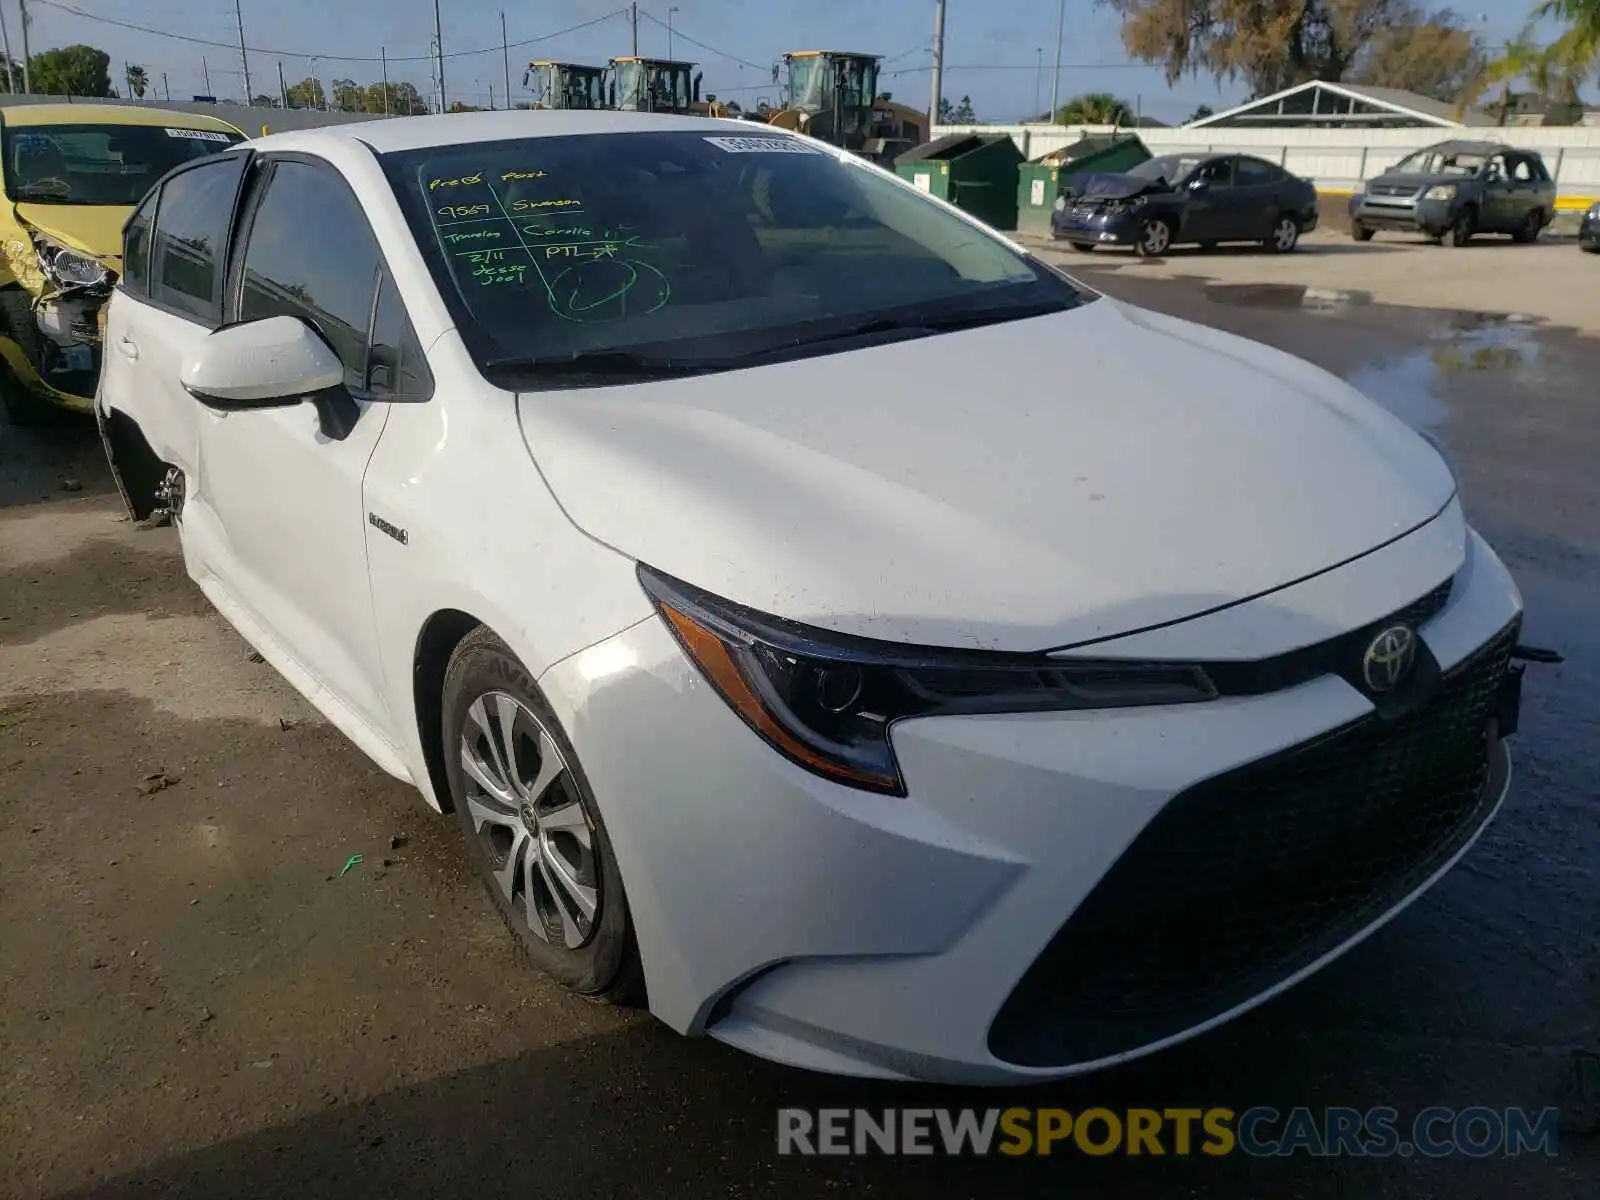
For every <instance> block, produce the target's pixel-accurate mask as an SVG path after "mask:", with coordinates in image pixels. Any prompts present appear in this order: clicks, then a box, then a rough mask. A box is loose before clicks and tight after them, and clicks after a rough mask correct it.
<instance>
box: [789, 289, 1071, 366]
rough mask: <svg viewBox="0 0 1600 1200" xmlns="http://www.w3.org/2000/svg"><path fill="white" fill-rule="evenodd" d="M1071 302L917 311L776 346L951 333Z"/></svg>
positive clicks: (1054, 309)
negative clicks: (892, 334)
mask: <svg viewBox="0 0 1600 1200" xmlns="http://www.w3.org/2000/svg"><path fill="white" fill-rule="evenodd" d="M1070 307H1071V306H1070V305H1064V304H1062V303H1061V301H1059V300H1041V301H1038V302H1036V303H1034V304H1007V305H1000V306H998V307H994V308H976V309H966V310H958V311H953V312H943V313H940V312H930V313H915V314H910V315H907V316H903V317H874V318H872V319H870V320H865V321H859V322H857V323H856V324H854V325H843V326H838V327H835V328H833V329H827V330H823V331H821V332H819V333H813V334H803V335H801V336H800V337H797V338H793V339H791V340H789V341H787V342H785V343H784V344H783V345H782V346H775V347H773V352H775V353H776V352H780V351H782V350H787V349H790V348H792V347H795V346H817V345H821V344H823V343H826V342H840V341H850V340H853V339H855V338H864V337H873V336H875V335H877V334H890V333H903V334H905V336H906V337H907V338H908V339H909V338H914V337H929V336H931V335H933V334H936V333H951V332H954V331H955V330H958V329H976V328H978V327H979V326H982V325H998V324H1000V323H1001V322H1003V321H1020V320H1022V319H1023V318H1026V317H1042V316H1045V315H1046V314H1048V313H1053V312H1065V311H1066V310H1067V309H1068V308H1070Z"/></svg>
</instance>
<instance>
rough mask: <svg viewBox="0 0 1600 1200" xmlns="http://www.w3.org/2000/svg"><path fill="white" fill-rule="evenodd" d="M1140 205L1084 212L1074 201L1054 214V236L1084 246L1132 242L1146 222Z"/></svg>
mask: <svg viewBox="0 0 1600 1200" xmlns="http://www.w3.org/2000/svg"><path fill="white" fill-rule="evenodd" d="M1142 224H1143V223H1142V222H1141V221H1140V219H1139V213H1138V210H1137V209H1123V210H1122V211H1120V212H1115V213H1105V212H1081V211H1075V210H1074V209H1073V207H1072V206H1071V205H1068V206H1067V207H1066V208H1064V209H1061V210H1060V211H1058V212H1052V213H1051V214H1050V236H1051V237H1053V238H1056V239H1058V240H1059V241H1063V242H1076V243H1078V244H1079V245H1083V246H1131V245H1133V244H1134V243H1135V242H1137V241H1138V240H1139V230H1140V228H1141V226H1142Z"/></svg>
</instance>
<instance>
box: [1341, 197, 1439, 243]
mask: <svg viewBox="0 0 1600 1200" xmlns="http://www.w3.org/2000/svg"><path fill="white" fill-rule="evenodd" d="M1350 220H1351V221H1352V222H1359V223H1360V224H1362V225H1365V226H1366V227H1367V228H1368V229H1398V230H1405V231H1410V232H1416V233H1426V234H1428V235H1430V236H1433V237H1437V236H1439V235H1440V234H1442V233H1443V232H1444V231H1445V230H1447V229H1449V228H1450V226H1451V224H1452V223H1453V222H1454V221H1455V211H1454V206H1453V202H1452V201H1449V200H1418V199H1414V198H1412V197H1409V196H1383V197H1375V196H1371V195H1368V194H1366V193H1363V194H1360V195H1356V196H1352V197H1350Z"/></svg>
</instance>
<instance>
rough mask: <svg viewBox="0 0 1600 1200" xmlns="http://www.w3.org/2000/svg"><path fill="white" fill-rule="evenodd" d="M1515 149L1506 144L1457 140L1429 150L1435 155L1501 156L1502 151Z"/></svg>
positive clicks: (1434, 146) (1437, 145)
mask: <svg viewBox="0 0 1600 1200" xmlns="http://www.w3.org/2000/svg"><path fill="white" fill-rule="evenodd" d="M1513 148H1514V147H1511V146H1508V145H1506V144H1505V143H1504V142H1472V141H1466V140H1462V139H1456V140H1454V141H1449V142H1437V143H1435V144H1434V145H1432V146H1429V147H1428V148H1427V149H1428V151H1429V152H1430V153H1434V154H1499V153H1500V152H1501V151H1502V150H1511V149H1513Z"/></svg>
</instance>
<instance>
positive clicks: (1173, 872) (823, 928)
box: [98, 112, 1521, 1082]
mask: <svg viewBox="0 0 1600 1200" xmlns="http://www.w3.org/2000/svg"><path fill="white" fill-rule="evenodd" d="M124 249H125V264H126V265H125V274H124V276H123V277H122V278H121V280H120V281H119V282H118V285H117V290H116V293H115V296H114V298H113V300H112V302H111V304H110V306H109V312H108V325H107V330H106V343H107V345H108V347H110V351H109V352H108V354H107V364H106V368H105V371H104V374H103V378H102V381H101V386H100V394H99V398H98V412H99V416H100V420H101V427H102V431H103V435H104V438H105V441H106V444H107V448H108V451H109V453H110V455H111V458H112V461H113V466H114V468H115V469H116V470H117V471H118V474H119V478H120V479H121V481H122V484H123V491H124V495H125V497H126V499H127V500H128V502H129V505H130V508H131V509H132V511H133V512H134V513H135V514H136V515H138V516H140V517H143V516H146V515H148V514H150V513H151V512H152V510H156V509H159V510H161V511H164V512H166V513H168V514H170V515H171V517H172V519H173V520H174V521H176V523H177V524H178V526H179V529H180V532H181V539H182V545H183V552H184V557H185V560H186V563H187V566H188V570H189V573H190V574H191V575H192V576H193V577H194V579H195V580H196V582H197V583H198V584H199V586H200V587H201V588H202V589H203V590H204V591H205V594H206V595H207V596H208V597H209V598H210V599H211V601H212V602H213V603H214V604H215V605H216V607H217V608H218V609H219V610H221V612H222V613H223V615H224V616H226V617H227V619H228V620H229V621H231V622H232V623H233V624H234V626H235V627H237V628H238V630H239V631H240V633H242V634H243V636H244V637H245V638H246V639H247V640H248V641H249V642H250V643H251V644H252V645H253V646H255V648H256V649H257V650H259V651H260V653H261V654H262V655H263V656H265V658H266V659H267V660H268V661H269V662H270V663H271V664H272V665H273V666H275V667H276V668H277V669H278V670H279V671H281V672H282V673H283V674H284V675H285V676H286V677H287V678H288V679H289V680H290V681H291V682H292V683H293V684H294V685H295V686H296V687H297V688H299V689H300V690H301V691H302V692H304V694H305V695H306V696H307V698H308V699H310V701H311V702H312V703H313V704H315V705H316V706H317V707H318V708H319V709H320V710H321V711H322V712H323V713H325V714H326V715H327V717H328V719H329V720H330V721H332V722H333V723H334V724H335V725H336V726H338V727H339V728H340V729H341V730H343V731H344V732H345V733H346V734H347V735H348V736H349V737H350V739H351V740H352V741H354V742H355V743H356V744H357V745H358V746H359V747H360V748H361V749H362V750H364V751H365V752H366V753H367V754H369V755H370V756H371V757H372V758H373V759H374V760H375V761H376V762H378V763H379V764H380V765H381V766H382V767H384V768H385V769H386V770H388V771H389V772H391V773H393V774H394V775H395V776H397V777H399V778H400V779H403V780H407V781H409V782H411V783H413V784H415V785H416V787H417V788H418V789H419V790H420V791H421V793H422V795H423V797H424V798H425V799H426V800H427V801H428V802H429V803H430V804H432V805H434V806H435V807H437V808H439V809H441V810H446V811H449V810H453V811H454V812H455V814H456V816H457V818H458V820H459V822H460V825H461V830H462V833H463V834H464V839H465V843H466V848H467V853H468V854H469V856H470V857H471V860H472V863H473V865H474V867H475V868H476V869H477V871H478V872H479V873H480V874H481V875H482V876H483V878H484V880H485V882H486V883H487V885H488V888H489V892H490V894H491V896H492V897H493V899H494V902H495V904H496V905H498V907H499V909H500V911H501V913H502V914H503V915H504V917H505V919H506V921H507V923H508V924H509V925H510V927H511V929H512V932H513V933H514V934H515V936H516V937H517V938H519V939H520V941H521V943H522V945H523V946H524V947H525V949H526V951H527V954H528V956H529V958H530V959H531V960H532V961H533V962H534V963H535V964H536V965H537V966H538V967H540V968H542V969H543V970H545V971H546V972H548V973H549V974H550V975H551V976H553V977H554V978H555V979H556V980H558V981H559V982H560V983H561V984H563V985H565V986H566V987H568V988H570V989H572V990H573V991H575V992H578V993H581V994H583V995H586V996H591V997H599V998H606V999H612V1000H618V1001H623V1000H637V999H643V998H645V997H646V996H647V997H648V1004H649V1007H650V1009H651V1011H652V1012H654V1013H655V1014H656V1015H657V1016H658V1017H659V1018H660V1019H661V1020H662V1021H664V1022H665V1023H666V1024H668V1025H669V1026H671V1027H672V1028H673V1029H675V1030H678V1031H680V1032H682V1033H685V1034H709V1035H710V1036H712V1037H715V1038H718V1039H721V1040H722V1041H724V1042H727V1043H730V1044H732V1045H735V1046H738V1047H742V1048H744V1049H745V1050H748V1051H750V1052H753V1053H755V1054H759V1055H764V1056H766V1057H769V1058H773V1059H777V1060H781V1061H784V1062H788V1063H793V1064H798V1065H802V1066H806V1067H812V1068H818V1069H822V1070H827V1071H836V1072H845V1073H852V1074H858V1075H867V1076H878V1077H885V1078H888V1077H911V1078H921V1079H941V1080H951V1081H968V1082H1006V1081H1017V1080H1026V1079H1038V1078H1048V1077H1053V1076H1063V1075H1069V1074H1073V1073H1076V1072H1081V1071H1086V1070H1090V1069H1093V1068H1096V1067H1100V1066H1104V1065H1106V1064H1110V1063H1114V1062H1118V1061H1121V1060H1125V1059H1128V1058H1131V1057H1135V1056H1137V1055H1140V1054H1144V1053H1147V1052H1150V1051H1152V1050H1155V1049H1158V1048H1160V1047H1162V1046H1166V1045H1169V1044H1171V1043H1174V1042H1176V1041H1179V1040H1181V1039H1183V1038H1185V1037H1187V1036H1190V1035H1192V1034H1195V1033H1197V1032H1199V1031H1201V1030H1204V1029H1207V1028H1209V1027H1212V1026H1214V1025H1217V1024H1219V1023H1220V1022H1222V1021H1224V1020H1227V1019H1228V1018H1230V1017H1232V1016H1235V1015H1237V1014H1238V1013H1240V1012H1243V1011H1245V1010H1246V1009H1248V1008H1250V1007H1252V1006H1254V1005H1256V1004H1258V1003H1260V1002H1261V1001H1262V1000H1264V999H1265V998H1267V997H1269V996H1271V995H1273V994H1274V993H1276V992H1279V991H1281V990H1283V989H1284V988H1286V987H1288V986H1290V985H1292V984H1293V983H1295V982H1296V981H1298V980H1300V979H1302V978H1304V977H1305V976H1306V975H1308V974H1310V973H1311V972H1313V971H1315V970H1316V969H1317V968H1319V967H1320V966H1322V965H1323V964H1325V963H1327V962H1328V961H1329V960H1331V959H1332V958H1334V957H1335V956H1337V955H1338V954H1340V953H1341V952H1343V951H1344V950H1346V949H1348V948H1349V947H1350V946H1352V945H1354V944H1355V943H1356V942H1358V941H1360V940H1361V939H1362V938H1364V937H1365V936H1367V935H1368V934H1370V933H1371V932H1372V931H1373V930H1374V929H1376V928H1377V927H1378V926H1380V925H1382V924H1383V923H1384V922H1385V921H1387V920H1388V919H1389V918H1390V917H1392V916H1393V915H1394V914H1395V913H1396V912H1398V911H1399V910H1400V909H1402V908H1403V907H1405V905H1406V904H1408V903H1409V902H1410V901H1411V900H1413V899H1414V898H1415V897H1416V896H1418V895H1419V894H1420V893H1421V892H1423V891H1424V890H1426V889H1427V888H1428V887H1429V886H1430V885H1431V884H1432V883H1434V882H1435V881H1436V880H1437V879H1438V878H1439V877H1440V876H1441V875H1442V874H1443V873H1444V872H1445V871H1446V870H1447V869H1448V868H1449V867H1450V866H1451V865H1452V864H1453V863H1454V862H1455V861H1456V860H1457V859H1458V858H1459V857H1460V856H1461V855H1462V854H1464V853H1465V852H1466V851H1467V849H1468V848H1469V847H1470V846H1471V844H1472V843H1473V841H1474V840H1475V839H1476V838H1477V837H1478V835H1479V833H1480V832H1481V831H1482V830H1483V828H1484V826H1485V825H1486V824H1487V823H1488V822H1489V821H1490V819H1491V818H1492V817H1493V816H1494V813H1495V811H1496V810H1497V809H1498V808H1499V806H1500V804H1501V802H1502V800H1503V799H1504V797H1505V794H1506V790H1507V781H1508V778H1509V760H1508V757H1507V754H1506V751H1505V749H1504V746H1503V744H1502V737H1503V736H1504V735H1505V734H1507V733H1509V732H1511V730H1513V729H1514V728H1515V720H1516V713H1517V706H1518V695H1519V693H1518V680H1519V678H1520V676H1519V672H1518V670H1517V668H1515V667H1513V666H1511V665H1510V656H1511V651H1512V648H1513V644H1514V641H1515V639H1516V636H1517V630H1518V627H1519V622H1520V618H1521V601H1520V599H1519V596H1518V593H1517V590H1516V588H1515V586H1514V585H1513V583H1512V581H1511V579H1510V578H1509V576H1508V575H1507V572H1506V570H1505V569H1504V567H1503V566H1502V565H1501V563H1500V561H1499V560H1498V559H1497V558H1496V557H1495V555H1494V553H1493V552H1492V551H1491V550H1490V549H1489V547H1488V546H1487V545H1485V544H1484V542H1483V541H1482V540H1480V538H1479V537H1478V535H1477V534H1476V533H1474V532H1473V531H1472V529H1471V528H1469V527H1468V525H1467V524H1466V523H1465V521H1464V520H1463V517H1462V511H1461V507H1460V503H1459V501H1458V498H1457V493H1456V484H1455V481H1454V477H1453V475H1452V472H1451V470H1450V468H1449V467H1448V466H1447V464H1446V463H1445V461H1444V460H1443V459H1442V458H1441V457H1440V456H1439V454H1438V453H1437V452H1436V450H1435V449H1434V447H1432V446H1431V445H1429V443H1428V442H1427V441H1425V440H1423V439H1422V438H1421V437H1419V436H1417V435H1415V434H1414V433H1412V432H1411V431H1410V430H1409V429H1407V428H1406V427H1405V426H1404V425H1403V424H1401V423H1400V422H1399V421H1398V420H1396V419H1395V418H1393V417H1391V416H1389V415H1387V414H1386V413H1385V412H1383V411H1382V410H1380V409H1379V408H1378V407H1377V406H1375V405H1373V404H1372V403H1370V402H1368V401H1367V400H1366V399H1364V398H1363V397H1362V396H1360V395H1358V394H1357V393H1356V392H1354V391H1353V390H1352V389H1351V388H1349V387H1348V386H1346V385H1345V384H1343V383H1342V382H1340V381H1339V380H1338V379H1336V378H1334V377H1333V376H1331V375H1329V374H1327V373H1325V372H1323V371H1321V370H1318V369H1316V368H1314V367H1312V366H1310V365H1308V364H1306V363H1304V362H1301V361H1299V360H1297V359H1294V358H1291V357H1289V356H1287V355H1284V354H1281V353H1278V352H1275V351H1273V350H1269V349H1267V348H1265V347H1263V346H1260V345H1257V344H1255V343H1253V342H1250V341H1246V340H1244V339H1241V338H1237V337H1232V336H1228V335H1226V334H1222V333H1217V332H1213V331H1211V330H1208V329H1204V328H1201V327H1198V326H1195V325H1190V324H1187V323H1185V322H1182V321H1178V320H1174V319H1171V318H1169V317H1165V316H1160V315H1157V314H1155V313H1151V312H1146V311H1142V310H1140V309H1137V308H1132V307H1130V306H1127V305H1124V304H1120V303H1117V302H1115V301H1113V300H1111V299H1109V298H1106V297H1103V296H1098V295H1095V294H1093V293H1092V292H1089V291H1088V290H1086V289H1085V288H1083V287H1082V286H1081V285H1079V284H1076V283H1074V282H1073V281H1071V280H1069V279H1068V278H1066V277H1064V276H1063V275H1061V274H1060V273H1058V272H1057V271H1055V270H1054V269H1052V268H1051V267H1049V266H1047V265H1045V264H1043V263H1041V262H1040V261H1038V260H1037V259H1035V258H1033V257H1031V256H1030V255H1029V254H1028V253H1026V252H1025V251H1024V250H1022V249H1021V248H1020V247H1018V246H1016V245H1014V244H1013V243H1011V242H1009V241H1007V240H1005V239H1003V238H1002V237H1000V236H998V235H996V234H995V233H993V232H992V231H990V230H988V229H987V228H985V227H984V226H982V225H980V224H978V223H976V222H974V221H972V220H970V219H969V218H967V217H966V216H964V215H962V214H961V213H959V212H957V211H955V210H954V209H952V208H950V207H948V206H947V205H945V204H943V203H942V202H940V201H937V200H933V199H930V198H928V197H926V196H924V195H921V194H919V193H918V192H917V191H916V190H915V189H914V188H912V187H910V186H909V185H907V184H905V183H903V182H902V181H900V180H897V179H895V178H894V177H892V176H890V175H888V174H886V173H884V172H882V171H880V170H878V169H876V168H875V167H872V166H869V165H867V164H866V163H864V162H862V161H859V160H858V159H856V158H853V157H851V156H849V155H846V154H842V153H839V152H836V151H833V150H831V149H829V148H827V147H824V146H822V145H820V144H819V143H817V142H814V141H811V140H809V139H806V138H803V137H799V136H797V135H791V134H788V133H785V132H783V131H780V130H775V129H771V128H762V127H756V126H752V125H750V124H747V123H738V122H724V121H711V120H705V119H701V118H695V117H661V116H651V115H629V114H616V113H563V112H538V113H523V112H507V113H484V114H474V115H464V116H448V117H426V118H414V119H406V120H396V121H384V122H375V123H370V124H360V125H345V126H340V127H337V128H332V129H317V130H312V131H307V132H297V133H286V134H280V135H276V136H273V137H267V138H262V139H260V140H259V141H255V142H251V143H248V144H246V145H243V146H240V147H237V148H235V149H233V150H231V151H229V152H227V153H225V154H221V155H217V156H215V157H212V158H208V159H205V160H202V161H198V162H196V163H193V164H189V165H186V166H184V167H182V168H180V169H178V170H176V171H174V172H173V173H172V174H170V175H168V176H167V177H166V178H165V179H164V180H163V181H162V182H161V183H160V184H159V186H158V187H157V188H156V190H155V191H153V192H152V193H151V194H150V196H149V197H148V198H147V199H146V200H145V201H144V202H143V204H142V206H141V207H140V208H139V209H138V211H137V212H136V214H135V215H134V217H133V219H132V220H131V221H130V223H129V225H128V228H127V234H126V245H125V248H124Z"/></svg>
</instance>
